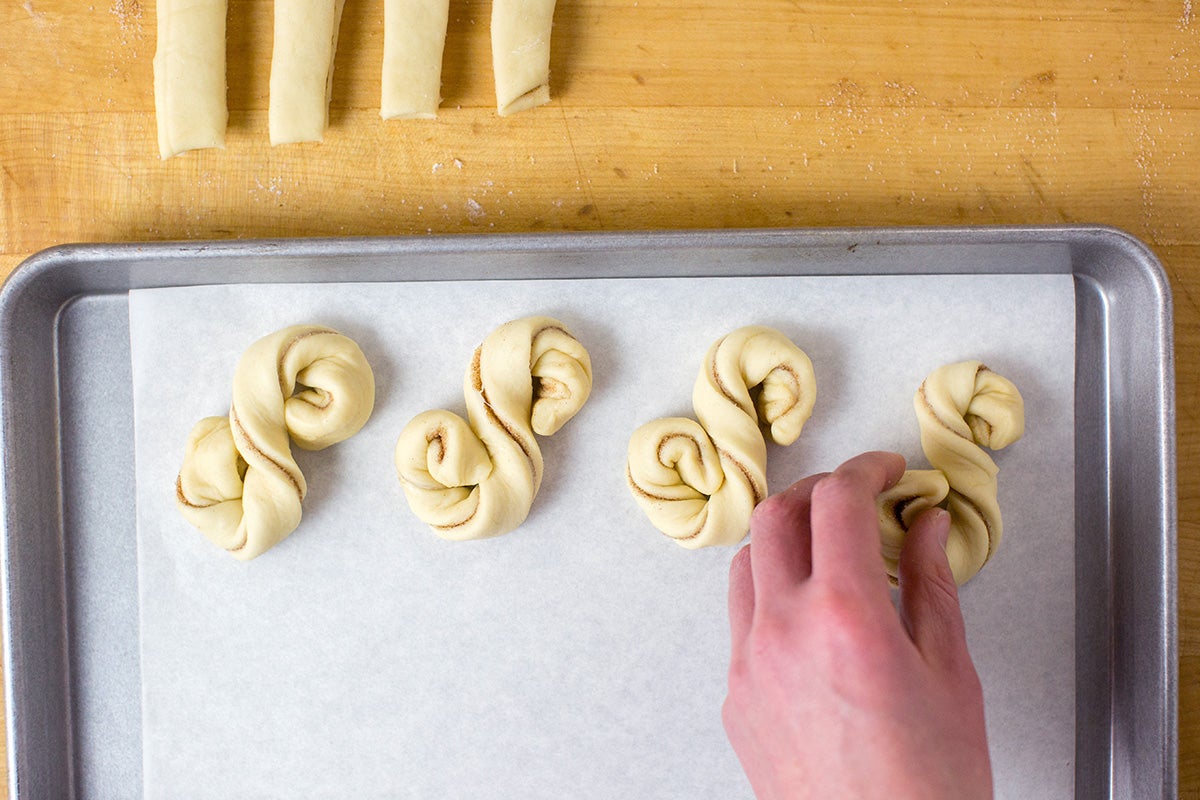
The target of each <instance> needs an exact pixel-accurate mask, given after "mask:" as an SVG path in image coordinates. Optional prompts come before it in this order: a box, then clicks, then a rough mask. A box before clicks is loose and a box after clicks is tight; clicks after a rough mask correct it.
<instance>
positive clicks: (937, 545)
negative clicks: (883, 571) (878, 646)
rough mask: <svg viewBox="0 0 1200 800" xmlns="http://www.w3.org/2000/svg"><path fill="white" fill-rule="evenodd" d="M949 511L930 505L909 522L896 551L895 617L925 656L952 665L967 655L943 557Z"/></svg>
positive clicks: (954, 587)
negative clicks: (897, 591) (897, 604)
mask: <svg viewBox="0 0 1200 800" xmlns="http://www.w3.org/2000/svg"><path fill="white" fill-rule="evenodd" d="M949 533H950V514H949V513H948V512H947V511H945V510H944V509H941V508H931V509H929V510H928V511H926V512H924V513H923V514H921V515H920V516H919V517H917V519H916V520H915V521H914V522H913V524H912V526H911V527H910V528H909V530H908V535H907V536H906V537H905V539H904V545H903V547H902V548H901V550H900V562H899V579H900V618H901V619H902V620H903V621H904V625H905V627H906V628H907V629H908V635H909V637H910V638H911V639H912V640H913V643H914V644H916V646H917V650H918V651H920V653H921V655H922V656H923V657H924V659H925V661H926V662H927V663H929V664H931V665H933V666H941V667H944V668H946V669H954V668H956V667H957V666H959V665H961V664H962V661H963V659H966V661H967V663H970V656H969V655H968V654H967V636H966V627H965V626H964V624H963V618H962V610H961V609H960V608H959V605H958V585H957V584H956V583H955V582H954V573H953V572H952V571H951V570H950V562H949V561H947V560H946V538H947V536H948V535H949Z"/></svg>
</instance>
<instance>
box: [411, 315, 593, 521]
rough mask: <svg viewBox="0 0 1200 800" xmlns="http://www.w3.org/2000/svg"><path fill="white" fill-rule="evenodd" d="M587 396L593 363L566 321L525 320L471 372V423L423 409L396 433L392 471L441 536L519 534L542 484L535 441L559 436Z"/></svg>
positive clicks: (497, 338) (498, 334) (504, 330)
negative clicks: (539, 437) (394, 458)
mask: <svg viewBox="0 0 1200 800" xmlns="http://www.w3.org/2000/svg"><path fill="white" fill-rule="evenodd" d="M591 390H592V362H591V359H590V358H589V356H588V353H587V350H585V349H584V348H583V345H581V344H580V343H579V342H578V341H577V340H576V339H575V337H574V336H572V335H571V333H570V332H569V331H568V330H567V329H566V327H565V326H564V325H563V324H562V323H561V322H559V321H558V320H555V319H551V318H549V317H528V318H526V319H520V320H515V321H513V322H509V323H506V324H504V325H502V326H500V327H499V328H497V329H496V330H495V331H494V332H492V334H491V335H490V336H488V337H487V338H486V339H485V340H484V341H483V344H481V345H480V346H479V347H478V348H476V350H475V354H474V356H473V357H472V359H471V365H470V367H469V368H468V369H467V374H466V378H465V380H464V383H463V394H464V395H465V397H466V404H467V417H468V419H470V424H468V423H467V422H466V420H464V419H463V418H462V417H460V416H458V415H457V414H452V413H451V412H449V411H442V410H435V411H426V412H424V413H422V414H418V415H417V416H416V417H414V418H413V419H412V421H411V422H409V423H408V425H406V426H405V427H404V430H403V431H402V432H401V433H400V438H399V440H398V441H397V442H396V471H397V472H398V473H399V476H400V485H401V487H402V488H403V489H404V495H405V497H407V498H408V503H409V506H410V507H411V508H412V510H413V512H414V513H415V514H416V515H417V516H418V517H420V519H421V520H422V521H423V522H425V523H427V524H428V525H429V527H430V528H432V529H433V531H434V533H436V534H437V535H438V536H441V537H442V538H443V539H450V540H454V541H462V540H465V539H483V538H486V537H490V536H499V535H500V534H503V533H508V532H509V531H511V530H513V529H514V528H516V527H517V526H518V525H520V524H521V523H522V522H524V521H525V517H526V516H528V514H529V509H530V508H531V507H532V505H533V498H534V496H535V495H537V491H538V487H539V486H541V483H542V453H541V450H540V449H539V447H538V443H537V439H536V438H534V434H535V433H537V434H541V435H543V436H549V435H551V434H553V433H554V432H556V431H557V430H558V429H559V428H561V427H562V426H563V425H564V424H565V423H566V422H567V420H569V419H571V417H573V416H575V414H576V413H577V412H578V411H579V409H581V408H582V407H583V404H584V403H585V402H586V401H587V398H588V395H589V394H590V393H591Z"/></svg>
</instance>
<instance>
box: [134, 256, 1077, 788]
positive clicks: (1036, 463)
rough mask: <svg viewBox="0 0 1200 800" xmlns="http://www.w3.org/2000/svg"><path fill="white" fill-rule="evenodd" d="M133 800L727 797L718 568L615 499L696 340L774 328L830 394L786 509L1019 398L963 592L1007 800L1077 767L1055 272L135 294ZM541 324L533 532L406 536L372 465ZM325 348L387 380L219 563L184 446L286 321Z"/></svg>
mask: <svg viewBox="0 0 1200 800" xmlns="http://www.w3.org/2000/svg"><path fill="white" fill-rule="evenodd" d="M129 303H130V335H131V340H132V352H133V376H134V401H135V419H136V440H137V441H136V448H137V449H136V455H137V497H138V500H137V519H138V548H139V549H138V555H139V581H140V597H141V647H142V651H141V658H142V662H141V668H142V685H143V715H144V731H143V742H144V745H143V746H144V779H145V795H146V797H148V798H179V797H188V798H235V797H236V798H276V797H278V798H299V797H304V798H346V797H354V798H472V799H473V800H487V799H488V798H506V799H507V798H514V799H515V798H556V799H559V798H623V799H624V798H641V799H643V800H653V799H655V798H679V799H680V800H701V799H703V798H720V799H721V800H729V799H730V798H748V797H750V796H751V793H750V790H749V785H748V783H747V782H746V779H745V777H744V776H743V774H742V772H741V769H740V767H739V765H738V762H737V759H736V758H735V756H734V754H733V752H732V750H731V748H730V747H729V744H728V742H727V740H726V738H725V735H724V732H723V729H722V727H721V721H720V707H721V702H722V700H723V698H724V693H725V676H726V667H727V663H728V648H729V634H728V629H727V617H726V574H727V568H728V564H729V560H730V559H731V558H732V556H733V553H734V552H735V551H734V549H733V548H710V549H707V550H702V551H697V552H693V551H687V550H684V549H682V548H680V547H678V546H676V545H675V544H673V543H672V542H670V541H669V540H667V539H666V538H665V537H663V536H662V535H660V534H659V533H658V532H657V531H656V530H655V529H654V528H653V527H651V526H650V524H649V522H648V521H647V520H646V519H645V518H644V517H643V516H642V514H641V512H640V510H639V509H638V508H637V507H636V505H635V504H634V502H633V500H632V498H631V497H630V495H629V493H628V490H627V489H626V487H625V484H624V464H625V448H626V444H627V442H628V439H629V435H630V433H631V432H632V431H633V429H634V428H635V427H636V426H637V425H639V424H640V423H642V422H644V421H647V420H650V419H652V418H655V417H659V416H664V415H691V389H692V383H693V381H694V380H695V376H696V373H697V371H698V369H699V367H700V361H701V359H702V357H703V354H704V352H705V350H706V349H707V348H708V346H709V344H710V343H711V342H712V341H714V340H715V339H717V338H718V337H720V336H722V335H724V334H725V333H727V332H729V331H730V330H733V329H734V328H737V327H740V326H742V325H747V324H766V325H771V326H774V327H776V328H778V329H780V330H782V331H783V332H784V333H786V334H787V335H789V336H790V337H791V338H792V339H793V340H794V341H795V342H796V343H797V344H799V345H800V346H801V347H802V348H803V349H804V350H805V351H806V352H807V353H808V354H809V356H810V357H811V358H812V360H813V363H814V365H815V369H816V375H817V382H818V398H817V403H816V409H815V412H814V415H813V418H812V420H811V421H810V422H809V424H808V426H807V427H806V428H805V430H804V433H803V435H802V436H801V438H800V440H799V441H798V442H797V443H796V444H794V445H792V446H791V447H789V448H786V449H785V448H780V447H777V446H773V445H772V446H771V447H770V450H769V461H768V464H769V470H768V471H769V476H770V479H771V482H772V483H771V486H772V489H773V490H778V489H781V488H783V487H785V486H786V485H788V484H789V483H790V482H792V481H793V480H795V479H798V478H800V477H801V476H803V475H805V474H808V473H811V472H815V471H819V470H828V469H831V468H833V467H835V466H836V465H837V464H838V463H840V462H841V461H842V460H844V459H845V458H847V457H849V456H851V455H854V454H856V453H858V452H860V451H862V450H866V449H877V448H884V449H894V450H898V451H900V452H901V453H904V454H905V455H906V456H907V457H908V458H909V459H910V462H912V463H914V464H915V465H918V466H924V465H925V462H924V460H923V456H922V454H921V451H920V445H919V441H918V432H917V424H916V418H915V416H914V414H913V411H912V405H911V398H912V395H913V392H914V391H915V390H916V389H917V386H918V385H919V384H920V382H921V380H922V379H923V378H924V377H925V375H926V374H928V372H929V371H931V370H932V369H933V368H935V367H937V366H938V365H940V364H943V363H948V362H951V361H957V360H961V359H966V358H979V359H982V360H984V361H985V362H986V363H987V364H988V365H989V366H991V367H992V368H993V369H995V370H997V371H998V372H1000V373H1001V374H1003V375H1005V376H1007V377H1009V378H1011V379H1012V380H1013V381H1014V382H1015V383H1016V384H1017V385H1018V386H1019V387H1020V389H1021V391H1022V393H1023V395H1024V397H1025V402H1026V416H1027V432H1026V436H1025V438H1024V439H1023V440H1021V441H1020V442H1018V443H1016V444H1015V445H1013V446H1011V447H1010V448H1008V449H1007V450H1005V451H1002V452H1000V453H999V454H998V455H997V456H996V457H997V461H998V463H999V464H1000V468H1001V469H1000V494H1001V507H1002V509H1003V511H1004V517H1005V534H1006V535H1005V541H1004V543H1003V544H1002V546H1001V548H1000V550H999V552H998V554H997V556H996V557H995V558H994V559H993V560H992V562H991V563H990V564H989V565H988V566H987V568H986V569H985V570H984V572H983V573H981V574H980V575H979V576H978V577H977V578H975V579H974V580H973V581H972V582H971V583H969V584H968V585H967V586H966V587H965V588H964V589H963V591H962V601H963V605H964V609H965V613H966V619H967V625H968V627H969V631H970V640H971V646H972V652H973V654H974V656H975V659H976V664H977V666H978V669H979V672H980V675H981V678H982V680H983V684H984V687H985V692H986V700H987V711H988V725H989V732H990V736H991V746H992V752H993V758H994V762H995V763H994V767H995V775H996V782H997V787H998V790H999V794H1000V796H1002V797H1011V798H1037V797H1046V798H1051V797H1055V798H1060V797H1064V796H1069V794H1070V792H1071V789H1072V780H1073V770H1074V743H1075V742H1074V736H1075V726H1074V702H1075V700H1074V671H1075V661H1074V615H1075V609H1074V522H1073V507H1074V499H1073V479H1074V465H1073V442H1074V430H1073V429H1074V425H1073V379H1074V291H1073V288H1072V280H1071V278H1070V276H1067V275H1062V276H1058V275H1055V276H1045V275H1041V276H1033V275H1014V276H946V277H929V276H922V277H871V278H834V277H818V278H798V277H782V278H714V279H683V278H666V279H641V280H617V279H613V280H608V279H604V280H574V281H572V280H558V281H517V282H504V281H490V282H489V281H484V282H433V283H395V284H336V285H324V286H323V285H303V286H293V285H267V286H216V287H200V288H181V289H155V290H145V291H136V292H132V293H131V294H130V301H129ZM531 314H547V315H550V316H554V317H558V318H559V319H561V320H562V321H563V322H565V323H566V325H567V326H568V327H569V328H570V329H571V330H572V331H573V332H574V333H575V334H576V335H577V336H578V338H579V339H580V340H581V341H582V342H583V343H584V344H585V346H587V347H588V349H589V350H590V352H591V355H592V359H593V365H594V371H595V385H594V390H593V393H592V397H591V399H590V400H589V402H588V404H587V406H585V407H584V409H583V410H582V412H581V413H580V414H579V415H578V416H577V417H576V418H575V419H574V420H572V421H571V422H570V423H568V424H567V425H566V427H565V428H564V429H563V430H561V431H560V432H559V433H558V434H556V435H554V436H553V437H548V438H542V439H541V444H542V448H543V454H544V456H545V463H546V472H545V480H544V483H543V485H542V489H541V492H540V494H539V495H538V497H537V499H536V501H535V505H534V508H533V512H532V514H531V515H530V517H529V519H528V521H527V522H526V523H525V525H524V526H523V527H522V528H521V529H519V530H518V531H516V532H514V533H512V534H509V535H507V536H504V537H501V538H498V539H493V540H488V541H482V542H468V543H449V542H444V541H442V540H440V539H438V538H437V537H435V536H434V535H433V534H432V533H431V532H430V531H429V530H428V529H427V528H426V527H425V526H424V525H423V524H422V523H421V522H420V521H419V520H417V519H416V517H415V516H413V514H412V513H411V512H410V511H409V509H408V507H407V505H406V503H405V500H404V496H403V493H402V492H401V490H400V487H399V484H398V483H397V480H396V477H395V471H394V467H393V464H392V451H393V447H394V445H395V441H396V437H397V435H398V434H399V432H400V430H401V428H402V427H403V426H404V424H405V423H406V422H407V421H408V420H409V419H410V418H411V417H413V416H414V415H416V414H417V413H419V412H421V411H424V410H427V409H430V408H447V409H450V410H454V411H456V412H458V413H463V400H462V376H463V372H464V370H465V369H466V366H467V362H468V359H469V358H470V355H471V351H472V349H473V348H474V347H475V345H476V344H478V342H479V341H481V340H482V339H483V337H485V336H486V335H487V334H488V333H489V332H490V331H491V330H492V329H494V328H495V327H496V326H498V325H500V324H502V323H504V322H506V321H508V320H510V319H515V318H518V317H523V316H528V315H531ZM299 322H314V323H321V324H327V325H331V326H334V327H336V328H338V329H339V330H341V331H342V332H343V333H345V334H347V335H349V336H351V337H352V338H354V339H355V340H356V341H358V342H359V344H360V345H361V347H362V349H363V351H364V352H365V353H366V355H367V358H368V359H369V361H370V362H371V364H372V365H373V367H374V369H375V375H376V381H377V384H378V396H377V402H376V408H375V413H374V415H373V416H372V418H371V420H370V421H369V422H368V423H367V425H366V427H365V428H364V429H363V430H362V431H361V432H360V433H359V434H358V435H357V436H355V437H354V438H353V439H351V440H349V441H347V442H344V443H342V444H339V445H336V446H334V447H332V448H330V449H328V450H325V451H322V452H319V453H305V452H303V451H298V456H297V459H298V461H299V463H300V465H301V467H302V469H303V470H304V474H305V476H306V477H307V479H308V484H309V495H308V499H307V500H306V501H305V506H304V518H303V521H302V522H301V525H300V527H299V528H298V529H297V530H296V532H295V533H293V534H292V535H291V537H290V538H288V539H287V540H285V541H284V542H283V543H282V544H281V545H279V546H278V547H276V548H275V549H273V550H271V551H269V552H268V553H266V554H265V555H263V556H261V557H260V558H258V559H257V560H255V561H252V562H250V563H241V562H238V561H236V560H235V559H233V558H232V557H230V556H229V555H227V554H225V553H224V552H221V551H220V550H218V549H217V548H215V547H214V546H213V545H211V544H209V543H208V541H207V540H206V539H204V538H203V536H202V535H201V534H200V533H199V532H197V531H196V530H194V529H192V528H191V527H189V526H188V525H187V524H186V523H185V522H184V521H183V519H182V518H181V517H180V516H179V515H178V513H177V512H176V510H175V508H174V505H173V498H174V481H175V475H176V473H177V471H178V469H179V464H180V460H181V458H182V453H183V445H184V440H185V438H186V436H187V433H188V430H189V429H190V428H191V426H192V424H193V423H194V422H195V421H196V420H198V419H199V418H200V417H202V416H207V415H212V414H222V413H225V412H226V411H227V410H228V404H229V399H230V381H231V378H232V374H233V369H234V365H235V364H236V362H237V360H238V357H239V356H240V355H241V353H242V352H243V351H244V350H245V348H246V347H247V346H248V345H249V344H250V343H251V342H253V341H254V340H255V339H257V338H259V337H261V336H264V335H266V334H268V333H271V332H272V331H275V330H277V329H279V328H281V327H283V326H285V325H289V324H294V323H299Z"/></svg>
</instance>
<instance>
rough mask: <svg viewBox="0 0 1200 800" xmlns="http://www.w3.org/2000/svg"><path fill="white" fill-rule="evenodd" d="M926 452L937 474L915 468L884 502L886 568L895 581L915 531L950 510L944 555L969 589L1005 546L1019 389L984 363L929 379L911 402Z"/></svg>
mask: <svg viewBox="0 0 1200 800" xmlns="http://www.w3.org/2000/svg"><path fill="white" fill-rule="evenodd" d="M913 406H914V408H915V409H916V412H917V422H918V424H919V425H920V428H921V448H922V449H923V450H924V451H925V457H926V458H927V459H928V460H929V463H930V464H931V465H932V466H933V468H934V469H932V470H909V471H908V472H905V473H904V476H903V477H902V478H901V479H900V481H899V482H898V483H897V484H896V485H895V486H894V487H892V488H891V489H889V490H888V491H886V492H884V493H883V494H882V495H880V498H879V526H880V533H881V536H882V540H883V541H882V543H883V558H884V564H885V566H886V567H887V571H888V575H889V577H890V578H891V579H892V581H893V582H895V581H896V578H897V561H898V560H899V558H900V548H901V546H902V545H903V543H904V537H905V535H906V534H907V531H908V527H909V525H911V524H912V522H913V521H914V520H915V519H916V518H917V517H918V516H919V515H920V514H921V512H922V511H925V510H926V509H928V508H932V507H933V506H936V505H941V504H944V505H945V507H946V508H947V510H949V512H950V538H949V540H948V541H947V543H946V555H947V557H948V558H949V560H950V568H951V570H952V571H953V572H954V579H955V581H957V582H958V583H959V584H960V585H961V584H963V583H966V582H967V581H968V580H970V579H971V578H972V577H974V576H975V574H976V573H978V572H979V570H980V569H981V568H982V567H983V565H984V564H986V563H987V561H988V559H989V558H991V557H992V554H993V553H995V552H996V548H997V547H998V546H999V545H1000V538H1001V536H1002V534H1003V524H1002V520H1001V517H1000V506H999V504H998V503H997V501H996V492H997V485H996V474H997V473H998V472H999V468H998V467H997V466H996V462H995V461H993V460H992V458H991V457H990V456H989V455H988V454H987V453H985V452H984V450H983V448H985V447H987V448H990V449H992V450H1000V449H1002V448H1004V447H1007V446H1008V445H1010V444H1012V443H1013V442H1015V441H1017V440H1018V439H1020V438H1021V436H1022V435H1023V434H1024V432H1025V405H1024V402H1023V401H1022V399H1021V393H1020V392H1018V391H1017V387H1016V386H1014V385H1013V384H1012V382H1011V381H1009V380H1008V379H1007V378H1004V377H1002V376H1000V375H998V374H996V373H995V372H992V371H991V370H990V369H988V368H987V367H986V366H984V365H983V364H982V363H980V362H978V361H962V362H959V363H957V364H949V365H947V366H944V367H939V368H938V369H936V370H934V371H933V372H932V373H930V375H929V377H927V378H926V379H925V381H924V382H923V383H922V384H921V388H920V389H918V390H917V393H916V396H915V397H914V398H913Z"/></svg>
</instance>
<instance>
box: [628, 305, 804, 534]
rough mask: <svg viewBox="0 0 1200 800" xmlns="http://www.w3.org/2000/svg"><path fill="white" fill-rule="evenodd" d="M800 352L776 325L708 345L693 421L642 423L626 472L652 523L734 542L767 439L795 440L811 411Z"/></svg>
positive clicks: (745, 526) (750, 506)
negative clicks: (772, 327) (767, 437)
mask: <svg viewBox="0 0 1200 800" xmlns="http://www.w3.org/2000/svg"><path fill="white" fill-rule="evenodd" d="M815 401H816V381H815V378H814V376H813V368H812V362H811V361H810V360H809V358H808V356H807V355H806V354H805V353H804V351H803V350H801V349H800V348H799V347H797V346H796V345H795V344H793V343H792V342H791V341H790V340H789V339H788V338H787V337H786V336H784V335H783V334H782V333H780V332H779V331H776V330H773V329H771V328H766V327H762V326H750V327H745V328H740V329H738V330H736V331H734V332H732V333H730V334H729V335H727V336H725V337H724V338H722V339H720V340H719V341H717V342H716V343H714V344H713V345H712V347H710V348H709V350H708V353H707V355H706V356H705V358H704V365H703V366H702V367H701V369H700V374H699V376H698V377H697V378H696V384H695V387H694V389H693V391H692V406H693V408H694V410H695V412H696V417H697V419H698V420H699V422H698V423H697V422H696V421H694V420H691V419H688V418H686V417H671V418H666V419H659V420H655V421H653V422H649V423H646V424H645V425H643V426H641V427H640V428H638V429H637V430H636V431H635V432H634V434H633V436H632V438H631V439H630V440H629V452H628V456H629V457H628V464H627V472H626V478H627V481H628V484H629V488H630V491H631V492H632V493H633V496H634V499H635V500H637V503H638V505H639V506H641V508H642V510H643V511H645V512H646V515H647V516H648V517H649V518H650V521H651V522H652V523H653V524H654V526H655V527H656V528H658V529H659V530H660V531H662V532H663V533H665V534H666V535H667V536H670V537H671V538H672V539H674V540H675V541H676V543H678V544H680V545H682V546H683V547H687V548H697V547H705V546H707V545H718V544H737V543H738V542H740V541H741V540H742V539H743V538H744V537H745V535H746V532H747V531H748V530H749V528H750V514H751V512H752V511H753V510H754V506H756V505H757V504H758V503H759V502H760V501H761V500H763V498H765V497H766V496H767V476H766V469H767V446H766V441H765V440H764V437H763V430H764V429H765V430H766V431H767V434H768V435H769V436H770V437H771V441H773V442H775V443H776V444H782V445H788V444H791V443H792V442H794V441H796V439H797V438H798V437H799V436H800V431H801V429H802V428H803V427H804V423H805V422H806V421H807V420H808V418H809V417H810V416H811V415H812V409H813V404H814V402H815Z"/></svg>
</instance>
